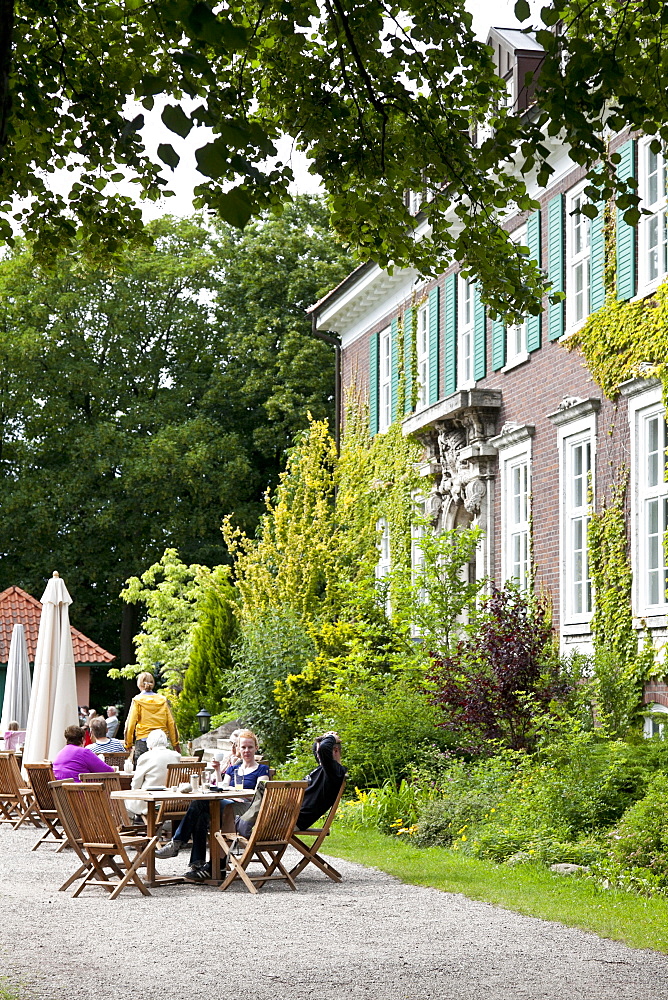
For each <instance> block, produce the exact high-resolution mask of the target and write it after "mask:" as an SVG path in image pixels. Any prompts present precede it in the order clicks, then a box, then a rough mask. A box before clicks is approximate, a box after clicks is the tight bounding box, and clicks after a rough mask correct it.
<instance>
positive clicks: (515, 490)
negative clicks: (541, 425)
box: [490, 424, 534, 590]
mask: <svg viewBox="0 0 668 1000" xmlns="http://www.w3.org/2000/svg"><path fill="white" fill-rule="evenodd" d="M533 435H534V427H533V425H531V424H528V425H526V426H524V427H516V426H512V425H511V426H509V427H508V428H507V429H505V430H504V431H503V432H502V433H501V434H500V435H499V436H498V437H496V438H492V440H491V442H490V443H491V444H492V445H493V446H494V447H495V448H497V449H498V451H499V472H500V486H501V579H502V581H503V582H504V583H506V582H513V583H516V584H517V585H518V586H519V587H521V588H522V590H528V589H529V588H530V587H531V579H532V572H531V453H532V447H531V446H532V438H533Z"/></svg>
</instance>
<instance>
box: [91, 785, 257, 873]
mask: <svg viewBox="0 0 668 1000" xmlns="http://www.w3.org/2000/svg"><path fill="white" fill-rule="evenodd" d="M254 795H255V790H254V789H248V790H247V789H244V788H226V789H225V791H223V792H210V791H198V792H189V793H187V794H183V793H181V792H179V791H178V790H177V789H176V788H167V789H165V790H164V791H160V792H157V791H156V792H149V791H145V790H144V789H141V788H133V789H131V790H129V791H125V789H124V790H123V791H120V792H112V793H111V797H112V799H138V800H139V801H140V802H148V812H147V814H146V833H147V836H149V837H154V836H155V819H156V815H157V810H156V808H155V806H156V805H160V803H161V802H166V801H169V802H171V801H172V800H176V801H180V800H182V801H183V804H184V807H185V808H186V809H187V808H188V806H189V805H192V803H193V802H208V803H209V811H210V826H209V853H210V857H211V881H212V882H221V881H222V877H221V870H220V847H219V845H218V841H217V840H216V833H217V832H218V831H219V830H220V809H219V806H220V805H221V804H222V803H223V802H229V801H230V800H232V799H236V800H237V801H238V800H239V799H248V800H250V799H252V798H253V796H254ZM183 881H184V880H183V877H182V876H180V875H158V874H157V872H156V870H155V855H154V853H153V851H151V853H150V854H149V856H148V857H147V859H146V883H147V885H150V886H156V885H164V884H165V883H169V884H171V885H173V884H174V883H177V882H183Z"/></svg>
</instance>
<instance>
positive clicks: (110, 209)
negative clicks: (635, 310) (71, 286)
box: [0, 0, 543, 312]
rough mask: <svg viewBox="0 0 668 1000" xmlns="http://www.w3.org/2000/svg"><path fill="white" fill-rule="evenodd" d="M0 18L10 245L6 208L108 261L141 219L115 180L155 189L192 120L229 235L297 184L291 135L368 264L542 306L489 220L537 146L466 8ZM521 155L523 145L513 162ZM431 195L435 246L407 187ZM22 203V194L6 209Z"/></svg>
mask: <svg viewBox="0 0 668 1000" xmlns="http://www.w3.org/2000/svg"><path fill="white" fill-rule="evenodd" d="M214 9H215V13H214ZM0 16H1V21H0V37H1V38H2V39H3V44H2V46H0V81H2V88H1V89H0V143H1V144H2V145H1V146H0V149H1V150H2V160H1V161H0V213H1V215H2V218H3V232H4V235H5V238H8V237H9V232H10V225H9V219H10V216H11V215H12V213H13V212H14V213H15V214H18V215H19V216H20V221H21V223H22V224H23V225H24V226H25V227H27V228H28V229H30V231H32V232H34V233H35V234H36V236H37V238H38V247H39V252H40V253H48V252H49V251H50V250H51V249H52V248H53V247H54V246H55V245H57V244H60V245H63V244H64V243H65V244H67V242H68V241H69V242H73V241H74V240H75V239H76V236H77V223H78V224H79V226H80V227H81V229H80V233H79V234H78V235H81V236H83V237H84V240H85V242H86V244H87V245H88V246H92V249H93V250H95V249H96V248H100V249H104V250H107V251H109V250H111V251H112V252H113V251H116V250H117V249H118V245H119V241H120V240H122V239H123V238H124V237H125V236H127V235H128V234H131V233H133V232H136V231H137V229H138V228H139V225H140V223H139V214H138V210H137V207H136V205H135V204H134V203H133V202H132V201H131V200H130V199H129V198H127V197H125V196H121V195H119V194H118V193H116V191H115V190H114V184H115V183H116V182H117V181H118V180H120V179H122V177H123V176H126V175H128V176H130V177H131V178H132V179H133V180H135V181H136V182H137V186H138V189H139V193H140V194H141V195H142V196H144V197H147V198H151V199H155V198H158V197H159V196H160V195H162V194H164V193H168V190H169V180H168V173H169V170H170V169H173V168H174V167H175V165H176V164H177V163H178V161H179V153H178V150H177V149H176V148H175V146H178V139H185V138H186V137H188V136H189V135H190V133H191V131H192V129H193V127H194V126H195V125H203V126H207V127H208V128H209V129H211V130H212V132H213V138H209V140H208V141H206V142H205V143H204V144H203V145H201V146H200V147H199V148H198V149H197V150H196V159H197V164H198V168H199V171H200V173H201V174H202V184H200V185H199V186H198V187H197V188H196V195H197V197H198V199H199V201H200V204H201V206H202V207H204V206H206V207H207V208H210V209H213V210H215V211H216V212H218V213H219V214H220V215H221V217H222V218H223V219H225V220H226V221H228V222H230V223H231V224H233V225H240V226H242V225H244V224H245V223H246V222H248V220H249V219H250V218H251V216H252V215H253V214H256V213H257V212H258V211H261V210H263V209H265V208H267V207H269V206H274V207H277V206H278V205H279V204H280V203H281V201H283V200H284V199H285V198H286V197H287V194H288V188H289V184H290V181H291V180H292V172H291V169H290V167H289V165H286V164H283V163H281V162H277V161H276V159H275V157H274V154H275V152H276V145H275V144H276V140H277V138H278V137H279V135H280V134H282V133H287V134H288V135H289V136H291V137H292V138H293V140H294V141H295V143H296V144H297V146H298V147H299V148H300V149H302V150H305V151H306V152H307V154H308V155H309V157H310V159H311V162H312V166H313V169H314V170H315V171H316V172H317V173H318V174H320V176H321V177H322V178H323V179H324V183H325V185H326V188H327V191H328V193H329V195H330V196H331V206H332V218H333V221H334V224H335V226H336V227H337V229H338V231H339V232H340V233H341V234H342V235H343V236H344V238H346V239H347V240H349V241H350V242H351V244H353V245H354V246H356V247H357V248H358V249H359V251H360V253H361V254H362V255H363V256H364V257H366V258H368V257H369V256H371V257H373V258H374V259H376V260H378V261H379V262H380V263H382V264H388V263H389V262H391V261H392V262H394V263H396V264H406V263H408V262H412V263H414V264H416V265H417V266H418V267H420V268H421V269H424V270H429V269H433V268H434V267H437V266H442V265H443V263H444V261H445V260H446V259H450V258H452V256H456V257H458V258H459V259H461V260H463V261H465V262H466V263H467V264H469V265H470V266H471V268H472V269H473V271H474V272H475V273H478V274H480V276H481V278H482V279H483V282H484V285H485V289H486V294H487V295H488V297H489V299H490V301H493V302H497V303H498V304H503V305H504V307H505V305H506V304H507V301H508V300H509V298H510V299H511V300H514V301H515V303H516V304H517V306H518V310H519V311H520V312H524V311H525V306H527V305H528V306H530V307H531V308H533V309H534V310H537V309H538V301H537V291H538V289H539V288H540V286H541V284H542V277H541V275H540V272H539V270H538V268H537V267H536V266H535V265H532V264H531V262H529V260H528V258H526V257H525V256H523V255H522V254H520V253H518V251H517V248H516V247H515V246H514V244H513V243H512V241H510V240H509V238H508V236H507V234H505V232H504V230H503V229H502V228H501V227H500V225H499V223H498V217H497V210H499V211H501V212H503V211H504V210H505V209H506V208H508V207H510V206H512V205H517V206H518V207H520V208H521V209H526V208H529V207H530V205H531V202H530V199H529V197H528V195H527V191H526V186H525V182H524V179H523V176H522V174H521V173H520V172H519V171H517V170H516V169H514V167H513V165H512V162H511V160H512V157H513V154H514V151H515V148H516V147H517V146H518V144H520V143H521V142H522V140H525V141H527V140H528V139H529V138H530V139H532V140H535V138H536V132H535V130H534V131H533V132H531V133H530V134H529V136H527V134H526V127H527V126H526V125H525V123H524V122H523V121H522V119H521V118H520V117H518V116H516V115H513V114H512V112H511V111H509V110H508V109H507V108H506V106H505V101H504V100H503V98H504V96H505V83H504V81H503V80H501V79H500V78H499V77H498V76H497V75H496V72H495V69H494V62H493V59H492V52H491V50H490V49H489V48H487V47H486V46H485V45H483V44H482V43H481V42H479V41H478V40H477V39H476V38H475V36H474V34H473V31H472V27H471V16H470V14H469V13H468V12H467V11H466V9H465V4H464V2H463V0H455V2H447V3H446V2H444V0H430V2H428V3H425V2H424V0H404V2H403V3H401V4H397V3H394V2H392V0H364V2H361V0H332V2H331V3H329V2H328V3H325V4H318V3H317V2H316V0H296V2H294V3H291V4H289V5H285V4H284V3H282V2H280V0H269V2H267V3H264V4H262V5H260V6H254V7H250V8H249V7H248V5H247V4H245V3H241V2H240V0H227V2H226V3H225V4H224V5H222V6H221V7H218V8H212V7H211V6H209V5H208V4H207V3H203V2H202V0H151V2H149V3H147V4H141V5H135V4H129V5H122V4H120V3H118V2H117V0H113V2H111V3H109V4H106V5H104V6H100V5H99V4H98V3H93V2H91V0H82V2H81V3H78V4H76V5H74V6H72V5H70V6H63V5H60V6H59V7H58V9H57V10H56V11H52V10H51V9H49V10H48V11H47V10H45V9H43V8H42V7H41V6H40V5H39V4H37V3H35V2H34V0H14V2H13V3H11V2H10V3H6V4H4V5H3V7H2V9H1V14H0ZM82 53H85V58H82ZM156 99H159V100H160V101H161V102H165V103H164V107H163V110H162V120H163V122H164V123H165V125H166V126H167V128H168V129H169V130H170V131H171V132H172V134H173V136H174V139H173V142H172V143H167V142H165V143H162V144H161V145H160V146H159V147H158V158H157V160H155V159H152V158H151V157H150V156H149V155H148V154H147V152H146V149H145V146H144V142H143V139H142V136H141V128H142V126H143V124H144V111H145V110H151V109H152V108H153V107H154V105H155V101H156ZM487 120H491V122H492V123H493V124H494V126H495V127H496V141H495V142H491V141H490V142H487V143H485V144H483V146H482V148H481V149H476V147H475V145H474V144H473V143H472V142H471V140H470V128H471V126H472V124H474V123H476V122H482V121H487ZM177 137H178V138H177ZM540 138H541V139H542V138H543V136H542V134H540ZM534 155H535V148H534V146H533V145H532V147H531V151H530V152H528V151H527V152H525V151H524V149H523V156H524V159H525V160H528V159H530V158H532V157H533V156H534ZM54 170H61V171H65V176H67V171H68V170H69V171H70V172H71V177H72V179H73V182H72V184H71V185H70V186H69V190H66V193H65V194H64V195H58V194H54V193H52V191H51V190H50V188H49V187H48V186H47V180H48V175H49V174H52V173H53V172H54ZM426 183H429V184H430V185H431V186H432V187H433V188H434V190H435V192H436V197H435V198H434V199H433V200H432V201H431V202H430V203H429V205H428V206H427V207H426V211H427V214H428V216H429V221H430V225H431V232H426V233H425V234H424V236H423V238H422V239H420V240H415V239H414V238H413V235H414V230H415V226H416V222H415V220H414V219H412V218H411V216H410V214H409V212H408V210H407V208H406V205H405V203H404V191H405V189H407V188H409V189H414V190H422V189H424V187H425V184H426ZM17 196H18V198H19V199H26V200H25V201H23V202H22V203H21V207H19V209H18V212H17V210H16V205H15V204H14V202H13V199H15V198H16V197H17ZM453 204H458V205H459V207H458V208H457V214H458V215H459V216H460V218H461V220H462V221H463V222H464V223H465V225H464V227H463V229H461V230H460V228H459V226H452V220H451V218H449V214H450V211H451V209H452V206H453ZM490 206H493V209H491V208H490Z"/></svg>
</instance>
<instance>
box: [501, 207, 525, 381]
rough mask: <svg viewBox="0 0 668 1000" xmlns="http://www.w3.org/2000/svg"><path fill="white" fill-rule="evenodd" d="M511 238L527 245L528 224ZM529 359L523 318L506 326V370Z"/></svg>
mask: <svg viewBox="0 0 668 1000" xmlns="http://www.w3.org/2000/svg"><path fill="white" fill-rule="evenodd" d="M511 239H512V241H513V243H516V244H517V245H518V246H522V247H524V246H526V242H527V231H526V226H521V227H520V229H516V230H515V232H514V233H513V234H512V236H511ZM528 360H529V352H528V351H527V325H526V319H522V320H521V321H520V322H519V323H513V324H512V325H511V326H508V327H506V363H505V366H504V371H507V370H508V369H509V368H514V367H515V366H516V365H519V364H521V363H522V362H523V361H528Z"/></svg>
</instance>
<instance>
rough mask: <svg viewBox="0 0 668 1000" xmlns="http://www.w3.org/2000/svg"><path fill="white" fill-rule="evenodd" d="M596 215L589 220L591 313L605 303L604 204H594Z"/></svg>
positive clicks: (601, 202)
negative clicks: (596, 210)
mask: <svg viewBox="0 0 668 1000" xmlns="http://www.w3.org/2000/svg"><path fill="white" fill-rule="evenodd" d="M596 207H597V209H598V215H597V216H596V218H595V219H592V220H591V278H590V286H589V288H590V290H589V307H590V309H591V311H592V312H596V310H597V309H600V308H601V306H602V305H603V303H604V302H605V232H604V226H605V202H603V201H599V202H597V203H596Z"/></svg>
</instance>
